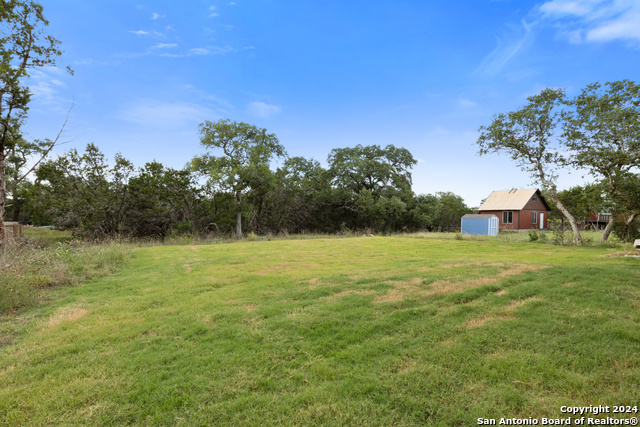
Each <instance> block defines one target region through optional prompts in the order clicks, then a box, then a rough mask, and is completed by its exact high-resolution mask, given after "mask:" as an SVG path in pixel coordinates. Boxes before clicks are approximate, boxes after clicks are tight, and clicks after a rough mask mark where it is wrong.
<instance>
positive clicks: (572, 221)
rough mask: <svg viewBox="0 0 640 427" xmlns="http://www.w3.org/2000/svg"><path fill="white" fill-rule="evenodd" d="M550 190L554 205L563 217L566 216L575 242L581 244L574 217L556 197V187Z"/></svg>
mask: <svg viewBox="0 0 640 427" xmlns="http://www.w3.org/2000/svg"><path fill="white" fill-rule="evenodd" d="M550 190H551V199H552V200H553V202H554V203H555V204H556V207H557V208H558V210H559V211H560V212H562V215H564V217H565V218H567V221H569V225H570V226H571V231H573V236H574V237H575V238H576V244H577V245H578V246H582V236H581V235H580V229H579V228H578V224H577V223H576V220H575V218H574V217H573V215H571V213H570V212H569V211H568V210H567V208H565V207H564V205H563V204H562V202H561V201H560V199H559V198H558V193H557V192H556V189H555V188H551V189H550Z"/></svg>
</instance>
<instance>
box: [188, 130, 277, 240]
mask: <svg viewBox="0 0 640 427" xmlns="http://www.w3.org/2000/svg"><path fill="white" fill-rule="evenodd" d="M199 133H200V143H201V144H202V146H204V147H205V149H207V150H212V149H213V150H217V151H222V155H221V156H214V155H211V154H209V153H207V154H204V155H202V156H198V157H195V158H194V159H193V160H192V167H193V169H194V170H197V171H199V172H201V173H203V174H205V175H207V176H208V177H209V179H210V181H211V183H212V184H213V185H217V186H220V187H221V188H222V189H227V190H230V191H232V192H234V193H235V196H236V236H237V237H238V238H242V221H241V218H242V210H243V202H242V194H243V192H245V191H247V190H251V191H253V192H254V193H257V194H258V199H259V200H260V203H262V200H263V197H264V194H266V192H268V191H269V190H270V189H271V188H273V186H274V178H273V173H272V172H271V170H270V169H269V162H270V161H271V160H272V159H274V158H277V157H283V156H286V152H285V149H284V147H283V146H282V145H280V142H279V141H278V138H277V137H276V135H275V134H268V133H267V130H266V129H264V128H258V127H256V126H253V125H250V124H248V123H244V122H240V123H238V122H231V121H229V120H219V121H217V122H215V123H214V122H210V121H205V122H204V123H201V124H200V126H199ZM260 195H262V197H260Z"/></svg>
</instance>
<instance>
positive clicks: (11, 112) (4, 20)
mask: <svg viewBox="0 0 640 427" xmlns="http://www.w3.org/2000/svg"><path fill="white" fill-rule="evenodd" d="M0 25H2V33H1V34H0V221H2V220H3V218H4V215H5V201H6V198H7V192H11V191H12V190H13V189H14V188H15V187H16V186H17V185H18V184H19V183H20V182H21V181H22V180H24V178H25V175H23V174H21V173H20V169H21V168H22V167H23V166H24V165H25V164H26V163H27V160H28V158H29V157H30V156H31V155H33V154H40V155H42V156H44V155H46V154H47V153H48V152H49V151H50V150H51V148H52V147H53V145H54V143H52V142H51V141H36V142H27V141H26V140H25V139H24V138H23V137H22V132H21V130H20V128H21V126H22V124H23V123H24V121H25V119H26V115H27V110H28V104H29V101H30V100H31V92H30V91H29V87H28V86H26V84H25V80H27V77H28V75H29V74H28V70H30V69H33V68H39V67H46V66H49V67H50V66H54V65H55V64H56V59H57V58H58V57H59V56H60V55H61V54H62V51H61V50H60V48H59V45H60V41H59V40H57V39H56V38H54V37H53V36H51V35H48V34H47V33H46V32H45V27H46V26H48V25H49V21H47V20H46V19H45V17H44V15H43V8H42V6H41V5H40V4H38V3H36V2H34V1H29V0H27V1H20V0H11V1H3V2H2V3H1V4H0ZM69 71H70V70H69ZM8 181H9V182H8ZM7 184H8V185H7ZM19 193H20V189H18V191H17V192H16V193H15V194H14V197H13V198H14V206H13V208H14V215H15V209H16V207H17V206H16V205H15V204H16V202H18V201H19V199H20V195H19Z"/></svg>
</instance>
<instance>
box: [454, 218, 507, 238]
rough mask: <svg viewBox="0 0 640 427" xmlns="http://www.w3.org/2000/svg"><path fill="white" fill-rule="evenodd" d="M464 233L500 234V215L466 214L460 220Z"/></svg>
mask: <svg viewBox="0 0 640 427" xmlns="http://www.w3.org/2000/svg"><path fill="white" fill-rule="evenodd" d="M460 221H461V224H460V230H461V232H462V234H474V235H481V236H497V235H498V224H499V220H498V217H497V216H495V215H481V214H466V215H464V216H463V217H462V219H461V220H460Z"/></svg>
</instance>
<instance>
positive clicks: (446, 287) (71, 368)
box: [0, 237, 640, 426]
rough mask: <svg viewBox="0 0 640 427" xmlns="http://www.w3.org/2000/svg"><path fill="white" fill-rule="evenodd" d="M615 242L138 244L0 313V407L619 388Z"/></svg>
mask: <svg viewBox="0 0 640 427" xmlns="http://www.w3.org/2000/svg"><path fill="white" fill-rule="evenodd" d="M617 252H620V249H619V248H618V249H610V248H606V247H583V248H576V247H560V246H552V245H546V244H538V243H528V242H504V241H500V240H495V239H494V240H482V239H479V240H466V239H463V240H456V239H450V240H444V239H421V238H413V239H408V238H398V237H393V238H391V237H390V238H351V239H316V240H279V241H256V242H240V243H236V244H216V245H208V246H204V245H203V246H158V247H147V248H140V249H137V250H136V251H135V253H134V255H133V259H132V260H131V261H130V262H129V263H128V264H127V265H126V267H124V268H123V269H121V270H120V271H119V272H117V273H115V274H113V275H110V276H107V277H103V278H101V279H98V280H94V281H92V282H90V283H88V284H86V285H83V286H76V287H71V288H63V289H58V290H55V291H54V292H55V298H54V301H53V302H52V303H51V304H49V305H48V306H45V307H40V308H38V309H37V310H32V311H26V312H23V313H22V314H21V315H20V318H19V319H17V320H14V322H24V324H25V325H27V326H25V328H24V330H23V332H22V333H21V335H20V336H19V339H16V340H14V341H13V342H12V343H9V344H8V345H5V346H4V347H3V348H2V349H0V424H5V425H123V424H134V425H185V426H186V425H189V426H192V425H281V424H282V425H443V426H445V425H446V426H450V425H475V424H476V419H477V418H479V417H483V418H500V417H509V418H511V417H523V418H525V417H537V418H541V417H547V418H559V417H563V418H566V415H565V414H561V413H560V406H562V405H571V406H588V405H598V404H602V405H610V406H611V405H638V404H640V402H638V399H639V395H638V384H640V327H638V326H639V323H640V264H639V260H638V259H637V258H625V257H618V256H607V255H615V253H617ZM603 415H605V416H606V415H607V414H603ZM609 415H610V416H611V415H612V414H609Z"/></svg>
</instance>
